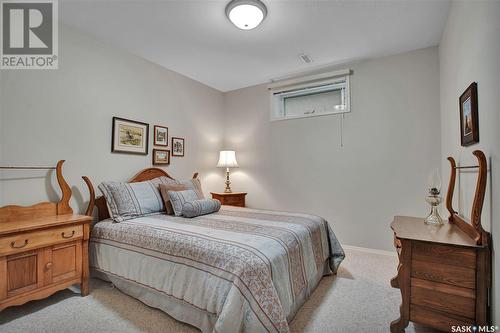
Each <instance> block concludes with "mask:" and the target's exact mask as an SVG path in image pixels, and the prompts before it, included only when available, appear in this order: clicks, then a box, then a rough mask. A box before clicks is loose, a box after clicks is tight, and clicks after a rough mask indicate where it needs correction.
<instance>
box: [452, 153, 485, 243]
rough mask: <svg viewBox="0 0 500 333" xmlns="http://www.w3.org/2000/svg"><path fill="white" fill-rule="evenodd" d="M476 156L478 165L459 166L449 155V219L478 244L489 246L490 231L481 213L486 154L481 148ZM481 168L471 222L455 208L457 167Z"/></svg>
mask: <svg viewBox="0 0 500 333" xmlns="http://www.w3.org/2000/svg"><path fill="white" fill-rule="evenodd" d="M473 154H474V156H476V158H477V161H478V165H474V166H462V167H460V166H457V164H456V162H455V159H454V158H453V157H448V161H449V162H450V166H451V173H450V183H449V185H448V193H447V194H446V208H447V209H448V211H449V212H450V217H449V218H448V220H449V221H450V223H454V224H456V225H457V226H458V227H459V228H460V229H461V230H462V231H464V232H465V233H466V234H467V235H469V237H471V238H472V239H474V241H475V242H476V244H477V245H482V246H487V245H488V239H489V233H488V232H486V231H485V230H484V229H483V226H482V225H481V213H482V211H483V203H484V195H485V192H486V178H487V173H488V169H487V162H486V156H485V155H484V153H483V152H482V151H481V150H475V151H474V152H473ZM477 168H478V169H479V172H478V176H477V183H476V192H475V194H474V201H473V203H472V214H471V219H470V223H469V222H468V221H466V220H465V219H464V218H463V217H462V216H460V215H459V214H458V212H457V211H456V210H455V209H453V193H454V191H455V182H456V177H457V169H458V170H460V169H477Z"/></svg>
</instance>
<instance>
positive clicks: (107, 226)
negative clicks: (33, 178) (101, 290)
mask: <svg viewBox="0 0 500 333" xmlns="http://www.w3.org/2000/svg"><path fill="white" fill-rule="evenodd" d="M160 176H167V177H169V178H171V177H170V176H169V175H168V174H166V173H165V172H164V171H163V170H161V169H155V168H150V169H146V170H144V171H143V172H141V173H139V174H138V175H136V176H135V177H134V178H132V179H131V181H130V182H138V181H143V180H148V179H153V178H155V177H160ZM195 176H196V175H195ZM171 179H172V178H171ZM88 184H90V181H88ZM89 187H92V185H91V184H90V185H89ZM91 198H93V188H92V190H91ZM95 203H96V206H97V207H98V208H99V222H97V223H96V224H95V225H94V227H93V229H92V233H91V239H90V249H89V256H90V263H91V270H92V272H93V275H95V276H97V277H99V278H103V279H105V280H108V281H111V282H112V283H113V284H114V285H115V286H116V287H117V288H119V289H120V290H121V291H123V292H124V293H126V294H128V295H130V296H132V297H134V298H137V299H139V300H140V301H142V302H143V303H145V304H147V305H149V306H152V307H155V308H159V309H161V310H163V311H164V312H166V313H168V314H169V315H171V316H172V317H174V318H176V319H177V320H180V321H183V322H186V323H188V324H191V325H193V326H195V327H197V328H199V329H200V330H201V331H202V332H219V333H224V332H289V331H290V330H289V326H288V323H289V322H290V321H291V320H292V319H293V317H294V316H295V314H296V313H297V311H298V310H299V308H300V307H301V306H302V305H303V304H304V302H305V301H306V300H307V298H308V297H309V296H310V295H311V293H312V292H313V290H314V289H315V287H316V286H317V285H318V283H319V281H320V280H321V278H322V277H323V276H324V275H328V274H335V273H336V271H337V269H338V267H339V265H340V263H341V261H342V260H343V259H344V252H343V250H342V247H341V246H340V243H339V242H338V240H337V238H336V237H335V235H334V233H333V231H332V230H331V228H330V226H329V224H328V223H327V222H326V221H325V220H324V219H322V218H320V217H318V216H314V215H309V214H298V213H290V212H277V211H269V210H258V209H249V208H239V207H230V206H222V208H221V209H220V211H219V212H217V213H212V214H208V215H203V216H199V217H195V218H191V219H188V218H184V217H176V216H172V215H166V214H153V215H149V216H143V217H138V218H133V219H130V220H127V221H123V222H120V223H114V222H113V221H112V220H111V219H109V218H108V216H109V214H108V212H107V207H106V204H105V201H104V198H102V197H101V198H98V199H97V200H96V202H95ZM93 204H94V200H93V199H91V205H93ZM89 211H92V209H91V208H90V206H89Z"/></svg>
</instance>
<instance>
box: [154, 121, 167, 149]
mask: <svg viewBox="0 0 500 333" xmlns="http://www.w3.org/2000/svg"><path fill="white" fill-rule="evenodd" d="M153 132H154V133H153V134H154V145H155V146H164V147H166V146H168V127H165V126H159V125H155V126H154V131H153Z"/></svg>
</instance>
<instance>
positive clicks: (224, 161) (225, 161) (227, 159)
mask: <svg viewBox="0 0 500 333" xmlns="http://www.w3.org/2000/svg"><path fill="white" fill-rule="evenodd" d="M217 167H218V168H237V167H238V162H236V153H235V152H234V150H222V151H221V152H220V153H219V162H217Z"/></svg>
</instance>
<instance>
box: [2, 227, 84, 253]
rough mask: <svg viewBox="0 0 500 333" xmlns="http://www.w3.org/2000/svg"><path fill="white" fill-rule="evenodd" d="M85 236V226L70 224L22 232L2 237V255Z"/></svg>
mask: <svg viewBox="0 0 500 333" xmlns="http://www.w3.org/2000/svg"><path fill="white" fill-rule="evenodd" d="M82 237H83V226H82V225H76V226H68V227H60V228H53V229H47V230H42V231H34V232H27V233H20V234H17V235H14V236H6V237H2V238H0V256H4V255H8V254H13V253H19V252H24V251H27V250H30V249H35V248H39V247H43V246H46V245H53V244H58V243H62V242H67V241H69V240H73V239H78V238H82Z"/></svg>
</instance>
